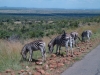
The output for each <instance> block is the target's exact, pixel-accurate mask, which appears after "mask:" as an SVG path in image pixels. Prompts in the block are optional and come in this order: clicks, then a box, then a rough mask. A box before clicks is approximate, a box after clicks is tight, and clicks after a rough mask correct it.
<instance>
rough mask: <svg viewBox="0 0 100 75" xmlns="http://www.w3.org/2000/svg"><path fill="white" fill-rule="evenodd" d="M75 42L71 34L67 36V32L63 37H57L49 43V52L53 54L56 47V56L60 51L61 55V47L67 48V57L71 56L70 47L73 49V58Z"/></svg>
mask: <svg viewBox="0 0 100 75" xmlns="http://www.w3.org/2000/svg"><path fill="white" fill-rule="evenodd" d="M73 42H74V39H73V38H72V37H71V35H70V34H66V33H65V32H64V33H63V34H62V35H59V36H57V37H55V38H54V39H52V40H51V41H50V42H49V43H48V48H49V52H51V53H52V52H53V48H54V46H55V45H56V46H57V47H56V54H57V52H58V49H59V54H60V49H61V46H65V47H66V49H67V50H68V51H66V52H67V55H68V54H69V48H68V46H70V48H71V51H72V56H73V48H72V44H73Z"/></svg>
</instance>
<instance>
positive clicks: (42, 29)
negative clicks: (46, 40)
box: [0, 15, 100, 40]
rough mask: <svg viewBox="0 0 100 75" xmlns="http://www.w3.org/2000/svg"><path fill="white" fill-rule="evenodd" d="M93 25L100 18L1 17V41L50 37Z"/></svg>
mask: <svg viewBox="0 0 100 75" xmlns="http://www.w3.org/2000/svg"><path fill="white" fill-rule="evenodd" d="M80 16H81V15H80ZM93 23H100V17H99V16H98V17H88V15H87V17H67V16H31V15H30V16H27V15H20V16H19V15H0V39H10V40H13V39H27V38H41V37H44V36H48V37H49V36H50V35H54V34H60V33H61V32H62V30H68V29H70V28H71V29H72V28H78V27H80V26H83V25H92V24H93Z"/></svg>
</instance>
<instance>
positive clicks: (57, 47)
mask: <svg viewBox="0 0 100 75" xmlns="http://www.w3.org/2000/svg"><path fill="white" fill-rule="evenodd" d="M56 54H58V45H57V47H56Z"/></svg>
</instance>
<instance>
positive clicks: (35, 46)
mask: <svg viewBox="0 0 100 75" xmlns="http://www.w3.org/2000/svg"><path fill="white" fill-rule="evenodd" d="M37 50H40V51H41V54H42V58H43V59H42V60H43V61H44V60H46V51H45V42H43V41H42V40H36V41H33V42H30V43H28V44H25V46H24V47H23V48H22V51H21V55H22V58H23V59H26V57H27V56H26V54H27V53H28V52H29V54H30V57H29V61H32V55H33V51H37Z"/></svg>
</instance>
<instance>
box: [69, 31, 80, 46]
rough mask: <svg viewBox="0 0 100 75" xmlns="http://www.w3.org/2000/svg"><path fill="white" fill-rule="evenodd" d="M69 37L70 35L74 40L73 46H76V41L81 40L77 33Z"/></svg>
mask: <svg viewBox="0 0 100 75" xmlns="http://www.w3.org/2000/svg"><path fill="white" fill-rule="evenodd" d="M70 35H71V36H72V38H73V39H74V44H75V46H76V45H77V39H79V40H80V41H81V39H80V37H79V34H78V33H77V32H71V33H70Z"/></svg>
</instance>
